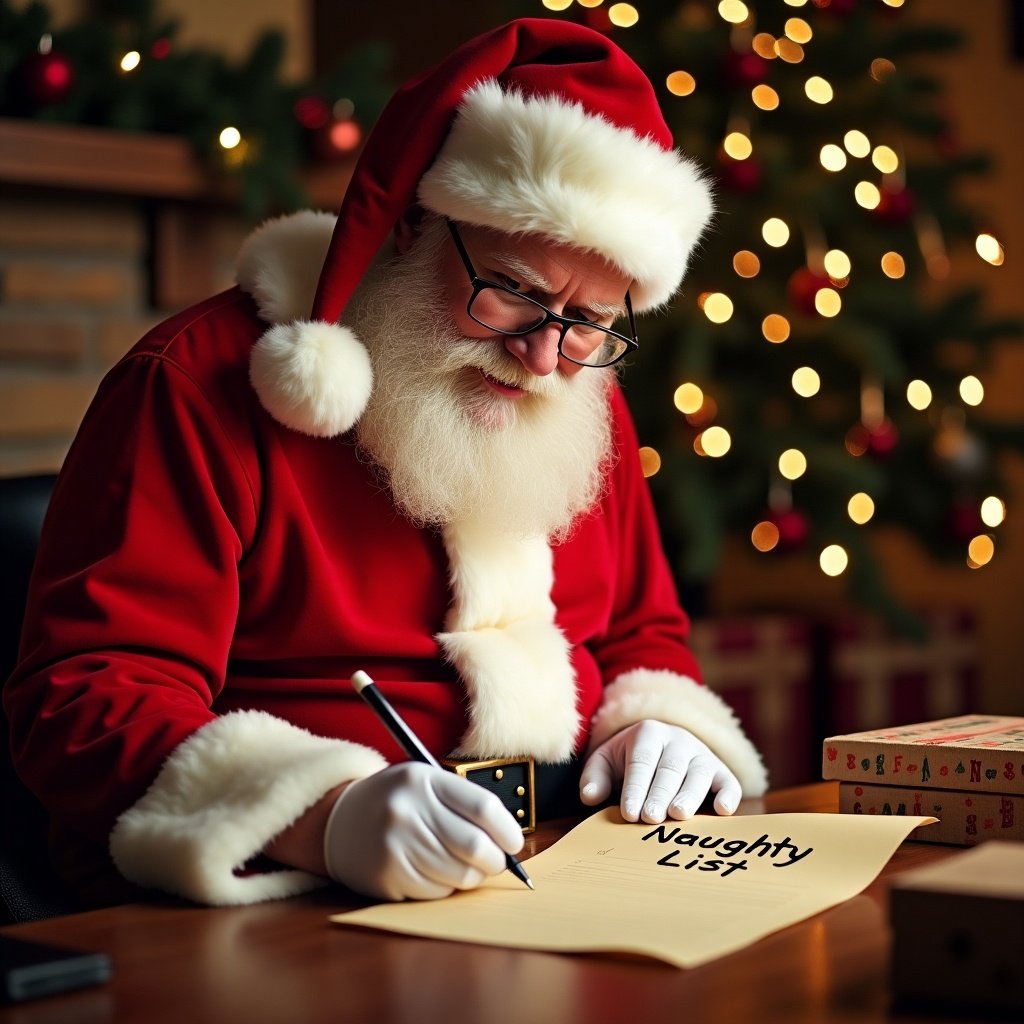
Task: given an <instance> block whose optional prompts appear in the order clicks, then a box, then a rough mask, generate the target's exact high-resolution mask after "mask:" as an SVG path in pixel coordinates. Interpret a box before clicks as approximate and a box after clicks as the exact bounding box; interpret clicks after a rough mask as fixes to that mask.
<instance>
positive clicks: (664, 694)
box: [589, 668, 768, 796]
mask: <svg viewBox="0 0 1024 1024" xmlns="http://www.w3.org/2000/svg"><path fill="white" fill-rule="evenodd" d="M645 718H653V719H656V720H657V721H659V722H667V723H668V724H669V725H678V726H679V727H680V728H682V729H688V730H689V731H690V732H692V733H693V734H694V736H696V737H697V738H698V739H700V740H702V741H703V742H704V743H706V744H707V745H708V747H710V749H711V750H712V751H714V753H715V754H716V755H717V756H718V757H720V758H721V759H722V761H724V762H725V764H726V765H727V766H728V767H729V769H730V770H731V771H732V773H733V774H734V775H735V776H736V778H737V779H738V780H739V783H740V786H742V787H743V795H744V796H762V795H763V794H764V792H765V790H766V789H767V788H768V773H767V771H766V769H765V766H764V763H763V762H762V760H761V756H760V755H759V754H758V752H757V750H756V749H755V748H754V745H753V744H752V743H751V742H750V740H749V739H747V736H746V734H745V733H744V732H743V729H742V727H741V726H740V723H739V720H738V719H737V718H736V716H735V715H734V714H733V712H732V709H731V708H730V707H729V706H728V705H727V704H726V703H725V701H723V700H722V698H721V697H719V696H718V694H716V693H714V692H713V691H711V690H709V689H708V688H707V687H706V686H702V685H701V684H700V683H697V682H694V681H693V680H692V679H690V678H689V677H687V676H681V675H677V674H676V673H675V672H669V671H667V670H664V669H646V668H638V669H633V670H632V671H631V672H625V673H623V674H622V675H621V676H619V677H618V678H617V679H616V680H615V681H614V682H613V683H611V684H610V685H609V686H607V687H606V688H605V691H604V699H603V701H602V703H601V707H600V708H599V709H598V712H597V714H596V715H595V716H594V719H593V727H592V730H591V734H590V745H589V749H590V750H593V749H594V748H595V747H597V746H598V745H599V744H601V743H603V742H604V741H605V740H606V739H608V737H609V736H613V735H615V733H617V732H619V731H620V730H621V729H625V728H626V727H627V726H629V725H634V724H635V723H637V722H642V721H643V720H644V719H645Z"/></svg>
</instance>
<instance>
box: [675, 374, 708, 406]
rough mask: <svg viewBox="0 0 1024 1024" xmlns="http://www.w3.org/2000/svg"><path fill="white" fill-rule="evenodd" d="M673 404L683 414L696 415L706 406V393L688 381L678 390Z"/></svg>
mask: <svg viewBox="0 0 1024 1024" xmlns="http://www.w3.org/2000/svg"><path fill="white" fill-rule="evenodd" d="M672 402H673V404H674V405H675V407H676V408H677V409H678V410H679V411H680V412H681V413H694V412H697V411H698V410H699V409H700V407H701V406H702V405H703V404H704V392H703V391H701V389H700V388H699V387H697V385H696V384H691V383H690V382H689V381H687V383H685V384H680V385H679V387H677V388H676V390H675V392H674V393H673V395H672Z"/></svg>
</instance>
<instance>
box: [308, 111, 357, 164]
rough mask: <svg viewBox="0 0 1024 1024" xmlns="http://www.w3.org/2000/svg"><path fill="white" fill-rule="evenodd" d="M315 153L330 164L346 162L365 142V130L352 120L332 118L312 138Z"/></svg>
mask: <svg viewBox="0 0 1024 1024" xmlns="http://www.w3.org/2000/svg"><path fill="white" fill-rule="evenodd" d="M310 138H311V139H312V143H313V152H314V154H315V155H316V156H317V157H319V159H321V160H326V161H328V162H330V161H334V160H344V159H345V158H347V157H348V156H349V155H350V154H351V153H353V152H354V151H355V150H357V149H358V148H359V144H360V143H361V142H362V141H363V130H362V128H360V127H359V123H358V122H357V121H355V120H353V119H352V118H348V119H346V120H344V121H340V120H338V119H336V118H332V119H331V120H329V121H328V122H327V123H326V124H325V125H323V126H322V127H321V128H318V129H317V130H316V131H315V132H313V133H312V135H311V136H310Z"/></svg>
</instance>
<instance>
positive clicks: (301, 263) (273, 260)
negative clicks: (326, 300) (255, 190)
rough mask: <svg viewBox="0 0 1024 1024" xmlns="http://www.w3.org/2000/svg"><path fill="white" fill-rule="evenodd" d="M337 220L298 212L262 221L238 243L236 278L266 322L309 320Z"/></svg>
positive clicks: (305, 211) (318, 213) (280, 322)
mask: <svg viewBox="0 0 1024 1024" xmlns="http://www.w3.org/2000/svg"><path fill="white" fill-rule="evenodd" d="M337 220H338V218H337V217H336V216H335V215H334V214H333V213H324V212H323V211H321V210H300V211H299V212H298V213H293V214H288V215H287V216H284V217H276V218H274V219H273V220H268V221H266V222H264V223H263V224H261V225H260V226H259V227H258V228H256V230H255V231H253V232H252V233H251V234H250V235H249V236H248V237H247V238H246V240H245V241H244V242H243V243H242V248H241V250H239V253H238V261H237V265H236V267H235V279H236V280H237V281H238V286H239V288H241V289H242V291H243V292H245V293H246V294H247V295H251V296H252V297H253V299H254V300H255V302H256V305H257V306H258V307H259V311H260V317H261V318H262V319H264V320H266V321H267V323H269V324H284V323H288V321H289V320H305V319H306V318H307V317H308V316H309V311H310V310H311V309H312V308H313V296H314V295H315V294H316V286H317V281H318V280H319V279H320V268H321V267H323V265H324V257H325V256H326V255H327V248H328V246H329V245H330V244H331V235H332V234H333V232H334V225H335V223H336V222H337Z"/></svg>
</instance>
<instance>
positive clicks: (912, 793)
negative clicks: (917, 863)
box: [839, 782, 1024, 846]
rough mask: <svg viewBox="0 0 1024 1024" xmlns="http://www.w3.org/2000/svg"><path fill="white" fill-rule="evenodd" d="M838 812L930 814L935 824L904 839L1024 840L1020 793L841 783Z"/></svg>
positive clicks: (960, 842) (973, 842) (955, 841)
mask: <svg viewBox="0 0 1024 1024" xmlns="http://www.w3.org/2000/svg"><path fill="white" fill-rule="evenodd" d="M839 812H840V813H841V814H915V815H916V814H931V815H933V816H934V817H936V818H938V819H939V820H938V822H936V823H935V824H933V825H927V826H924V827H922V828H915V829H914V831H913V832H911V833H910V836H909V838H911V839H914V840H919V841H921V842H925V843H951V844H953V845H955V846H976V845H977V844H978V843H981V842H984V841H985V840H987V839H1013V840H1024V796H1011V795H1010V794H1008V793H968V792H964V791H963V790H958V789H926V788H923V787H922V788H920V789H915V788H913V787H907V786H875V785H871V784H869V783H860V782H840V783H839Z"/></svg>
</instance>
